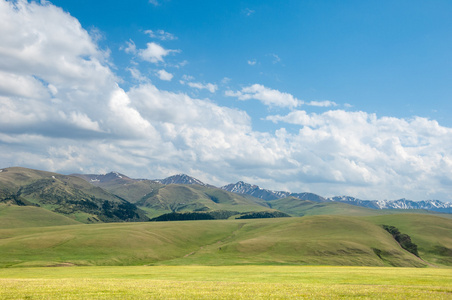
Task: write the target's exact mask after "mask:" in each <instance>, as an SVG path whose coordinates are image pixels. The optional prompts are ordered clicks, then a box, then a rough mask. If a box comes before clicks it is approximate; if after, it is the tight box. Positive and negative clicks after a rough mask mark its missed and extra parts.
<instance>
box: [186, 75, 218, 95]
mask: <svg viewBox="0 0 452 300" xmlns="http://www.w3.org/2000/svg"><path fill="white" fill-rule="evenodd" d="M194 79H195V78H194V77H193V76H189V75H183V76H182V80H179V82H180V84H186V85H188V86H189V87H192V88H194V89H198V90H208V91H209V92H211V93H215V92H216V91H217V90H218V86H217V85H216V84H213V83H201V82H193V81H192V80H194Z"/></svg>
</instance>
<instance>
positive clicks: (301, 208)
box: [268, 197, 452, 218]
mask: <svg viewBox="0 0 452 300" xmlns="http://www.w3.org/2000/svg"><path fill="white" fill-rule="evenodd" d="M268 204H269V205H270V206H271V207H272V208H274V209H277V210H279V211H282V212H285V213H288V214H290V215H292V216H316V215H341V216H358V217H359V216H378V215H392V214H427V215H435V216H441V217H446V218H452V214H442V213H438V212H433V211H428V210H419V209H411V210H410V209H372V208H366V207H360V206H355V205H351V204H346V203H341V202H314V201H309V200H300V199H298V198H295V197H288V198H282V199H277V200H271V201H268Z"/></svg>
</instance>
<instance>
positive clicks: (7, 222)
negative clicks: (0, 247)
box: [0, 204, 80, 229]
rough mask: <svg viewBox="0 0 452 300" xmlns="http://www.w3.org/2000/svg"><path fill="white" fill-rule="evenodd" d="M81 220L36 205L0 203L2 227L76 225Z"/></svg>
mask: <svg viewBox="0 0 452 300" xmlns="http://www.w3.org/2000/svg"><path fill="white" fill-rule="evenodd" d="M74 224H80V223H79V222H77V221H75V220H73V219H71V218H68V217H65V216H63V215H61V214H58V213H54V212H51V211H49V210H47V209H43V208H41V207H36V206H17V205H6V204H0V228H2V229H6V228H21V227H45V226H58V225H74Z"/></svg>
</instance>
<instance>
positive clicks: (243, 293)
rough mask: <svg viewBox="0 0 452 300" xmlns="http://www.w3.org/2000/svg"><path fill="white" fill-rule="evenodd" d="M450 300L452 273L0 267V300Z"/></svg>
mask: <svg viewBox="0 0 452 300" xmlns="http://www.w3.org/2000/svg"><path fill="white" fill-rule="evenodd" d="M300 298H308V299H327V298H328V299H334V298H336V299H338V298H341V299H344V298H345V299H347V298H354V299H452V269H449V268H389V267H331V266H328V267H319V266H218V267H212V266H138V267H137V266H135V267H47V268H8V269H0V299H300Z"/></svg>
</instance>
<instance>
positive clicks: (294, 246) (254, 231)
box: [0, 207, 452, 267]
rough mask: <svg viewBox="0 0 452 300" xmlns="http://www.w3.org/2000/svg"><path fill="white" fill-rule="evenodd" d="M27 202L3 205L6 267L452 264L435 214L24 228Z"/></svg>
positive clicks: (450, 233) (445, 231) (0, 240)
mask: <svg viewBox="0 0 452 300" xmlns="http://www.w3.org/2000/svg"><path fill="white" fill-rule="evenodd" d="M22 208H24V209H26V210H25V211H24V214H23V218H21V217H20V214H19V213H18V211H19V210H20V209H21V208H17V207H15V209H8V208H7V207H6V208H5V207H3V210H2V213H3V217H4V218H9V219H11V216H12V215H14V216H16V217H17V219H16V220H17V221H16V222H15V223H14V222H10V223H9V225H8V226H7V227H4V228H2V229H0V253H2V255H1V256H0V267H30V266H34V267H38V266H55V265H67V264H69V265H77V266H136V265H212V266H220V265H331V266H388V267H391V266H394V267H425V266H432V265H434V266H451V265H452V261H451V257H452V255H451V251H452V250H451V249H452V220H451V219H448V218H442V217H438V216H432V215H416V214H403V215H387V216H369V217H351V216H349V217H346V216H332V215H323V216H307V217H297V218H295V217H294V218H273V219H241V220H205V221H179V222H141V223H140V222H134V223H127V222H125V223H99V224H74V225H68V224H67V221H68V219H65V218H61V217H60V216H57V215H51V216H55V219H53V220H54V223H53V225H55V226H47V227H38V226H32V227H24V226H25V225H27V223H26V220H27V219H29V217H30V214H26V213H27V212H29V210H28V209H29V208H28V207H22ZM36 209H37V210H39V208H36ZM30 222H31V223H29V224H30V225H32V224H33V223H34V222H32V220H30ZM49 222H50V221H49ZM58 224H61V225H58ZM57 225H58V226H57ZM382 225H389V226H395V227H397V228H398V229H399V230H400V232H401V233H402V234H407V235H409V236H410V237H411V240H412V242H413V243H414V244H416V245H417V248H418V249H417V250H418V253H419V257H418V256H416V255H414V254H412V253H410V252H408V251H406V250H405V249H403V248H402V247H401V246H400V245H399V244H398V242H397V241H396V240H395V239H394V238H393V236H392V235H391V234H390V233H388V232H387V231H386V230H384V229H383V227H382Z"/></svg>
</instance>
